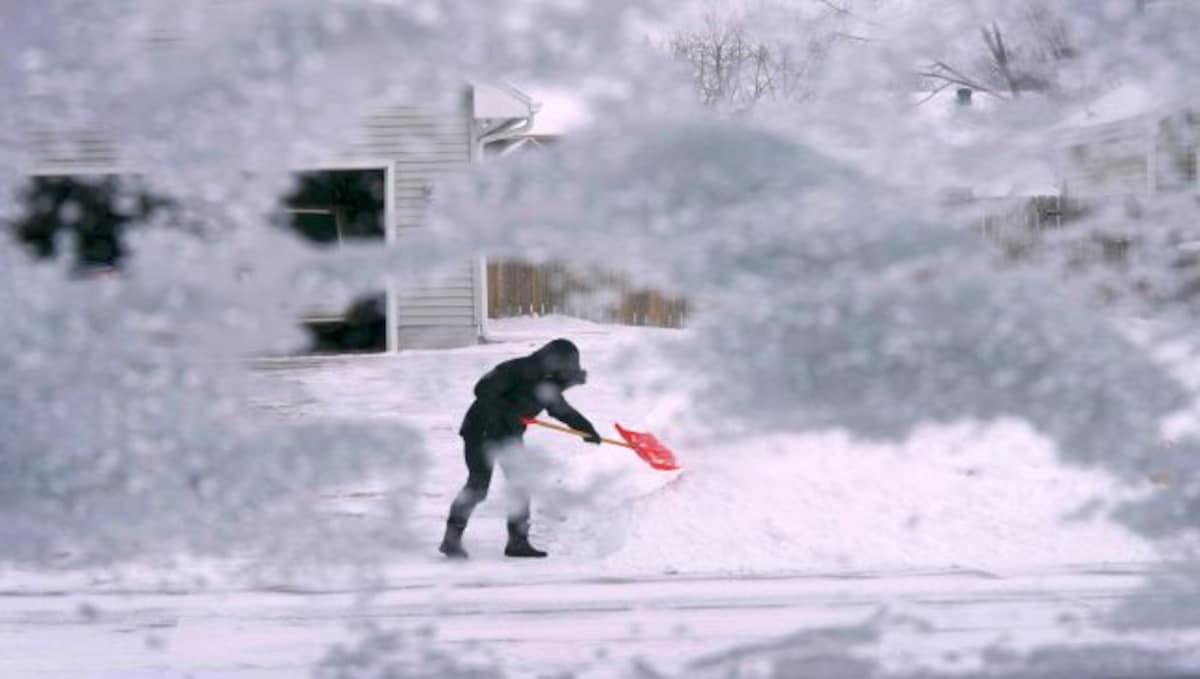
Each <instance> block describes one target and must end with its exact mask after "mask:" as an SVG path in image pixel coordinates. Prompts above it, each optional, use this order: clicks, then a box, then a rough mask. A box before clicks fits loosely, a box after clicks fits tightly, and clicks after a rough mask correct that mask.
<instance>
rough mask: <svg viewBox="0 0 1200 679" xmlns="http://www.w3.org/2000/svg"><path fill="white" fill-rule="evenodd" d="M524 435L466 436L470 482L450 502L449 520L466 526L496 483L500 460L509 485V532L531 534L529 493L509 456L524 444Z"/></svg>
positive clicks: (465, 455) (464, 443)
mask: <svg viewBox="0 0 1200 679" xmlns="http://www.w3.org/2000/svg"><path fill="white" fill-rule="evenodd" d="M521 443H522V441H521V439H520V437H513V438H509V439H499V440H496V439H477V438H467V437H463V455H464V457H465V458H466V462H467V483H466V485H464V486H463V488H462V490H460V491H458V495H457V496H456V497H455V498H454V503H453V504H451V505H450V518H449V523H451V524H453V525H456V526H458V527H460V528H465V527H466V525H467V520H468V519H470V518H471V512H473V511H475V507H476V506H477V505H478V504H479V503H480V502H483V501H484V500H485V499H486V498H487V494H488V487H489V486H491V485H492V470H493V469H495V466H496V463H497V462H499V463H500V466H501V468H502V469H504V472H505V477H506V480H507V481H508V483H507V488H508V527H509V531H510V532H513V531H516V532H518V533H521V534H527V533H528V531H529V492H528V490H526V489H525V488H524V487H523V484H522V483H521V482H520V479H519V475H518V474H513V473H511V472H510V469H511V467H510V466H508V465H506V464H505V457H506V455H508V454H511V453H513V452H519V450H518V451H514V450H513V449H514V448H519V447H520V446H521Z"/></svg>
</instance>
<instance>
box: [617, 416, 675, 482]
mask: <svg viewBox="0 0 1200 679" xmlns="http://www.w3.org/2000/svg"><path fill="white" fill-rule="evenodd" d="M613 426H615V427H616V428H617V432H618V433H620V434H621V438H623V439H625V442H626V443H628V444H629V447H630V448H633V452H635V453H637V455H638V457H640V458H642V459H643V460H645V461H646V462H647V463H648V464H649V465H650V466H651V467H654V468H655V469H661V470H664V471H670V470H673V469H679V463H677V462H676V461H675V454H674V453H672V452H671V451H670V450H668V449H667V447H666V446H664V445H663V444H662V442H661V441H659V440H658V439H657V438H655V437H654V434H647V433H644V432H640V431H629V430H628V429H625V428H624V427H622V426H621V425H619V424H615V423H614V425H613Z"/></svg>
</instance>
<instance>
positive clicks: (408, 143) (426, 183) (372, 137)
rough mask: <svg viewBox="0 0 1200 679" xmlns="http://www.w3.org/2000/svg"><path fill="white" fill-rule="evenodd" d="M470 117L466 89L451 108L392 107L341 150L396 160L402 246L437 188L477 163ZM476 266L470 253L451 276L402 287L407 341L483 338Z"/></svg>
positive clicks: (350, 155) (401, 321)
mask: <svg viewBox="0 0 1200 679" xmlns="http://www.w3.org/2000/svg"><path fill="white" fill-rule="evenodd" d="M471 122H472V120H471V115H470V113H469V108H468V101H467V99H466V97H465V96H464V97H463V98H462V100H461V102H460V104H459V105H458V106H456V107H454V108H449V109H441V110H438V109H430V108H422V107H418V106H405V105H396V106H389V107H386V108H383V109H380V110H378V111H377V112H375V113H373V114H371V115H369V116H367V117H366V119H365V120H364V121H363V126H362V129H361V131H360V133H359V134H358V135H357V136H356V137H355V138H354V139H353V141H352V142H351V144H350V146H349V148H348V149H347V151H346V152H345V153H344V154H342V155H341V156H340V157H341V158H343V159H345V160H348V161H361V160H365V159H380V158H383V159H387V160H388V161H389V162H391V163H392V182H393V187H392V190H393V207H392V216H393V219H394V220H395V225H394V228H395V233H396V247H404V240H405V239H406V238H407V237H411V236H412V235H413V234H414V233H416V232H417V231H418V230H419V229H420V228H421V221H422V219H423V216H424V213H425V208H426V206H427V205H428V203H429V198H430V192H431V191H432V189H433V187H434V186H435V185H436V184H437V183H438V182H439V181H441V180H443V179H445V178H447V177H449V176H451V175H453V174H455V173H458V172H463V171H465V170H466V169H467V167H468V166H469V165H470V163H471ZM334 164H336V161H335V163H334ZM477 269H478V267H477V266H476V265H475V263H474V262H472V261H470V260H469V259H467V258H464V261H463V262H462V263H461V264H460V265H458V266H456V267H454V270H453V271H452V272H451V273H449V274H447V275H444V276H442V277H439V278H437V279H435V280H429V281H426V282H424V283H422V284H421V285H416V286H409V287H402V288H399V289H397V290H396V302H395V305H396V306H395V308H396V311H397V324H398V329H397V331H398V338H397V339H398V342H399V345H400V347H401V348H438V347H448V346H462V345H467V344H474V343H476V342H478V341H479V338H480V334H481V329H480V328H481V319H480V318H478V315H479V314H478V309H479V304H478V299H477V296H478V293H477V290H478V289H479V287H480V285H481V281H479V280H477V278H478V277H479V275H480V274H479V272H478V270H477Z"/></svg>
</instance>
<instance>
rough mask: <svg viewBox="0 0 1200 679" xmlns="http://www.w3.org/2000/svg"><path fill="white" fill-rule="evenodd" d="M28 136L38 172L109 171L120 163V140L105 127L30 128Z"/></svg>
mask: <svg viewBox="0 0 1200 679" xmlns="http://www.w3.org/2000/svg"><path fill="white" fill-rule="evenodd" d="M25 138H26V139H27V140H28V143H29V147H30V151H31V152H32V153H33V161H34V168H35V169H34V172H35V173H57V172H79V173H81V174H83V173H87V172H95V173H107V172H114V171H116V169H117V167H118V166H119V165H120V156H119V153H118V149H117V145H116V143H115V142H114V141H113V139H112V137H111V136H110V135H108V134H105V133H104V132H103V131H102V130H98V129H79V130H68V131H58V132H51V131H49V130H38V129H28V130H26V131H25Z"/></svg>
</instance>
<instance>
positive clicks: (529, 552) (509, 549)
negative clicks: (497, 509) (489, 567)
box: [504, 521, 546, 559]
mask: <svg viewBox="0 0 1200 679" xmlns="http://www.w3.org/2000/svg"><path fill="white" fill-rule="evenodd" d="M504 556H515V557H532V558H536V559H540V558H542V557H544V556H546V553H545V552H543V551H542V550H540V549H537V548H535V547H534V546H533V545H531V544H529V523H528V522H527V521H509V522H508V546H506V547H505V548H504Z"/></svg>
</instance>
